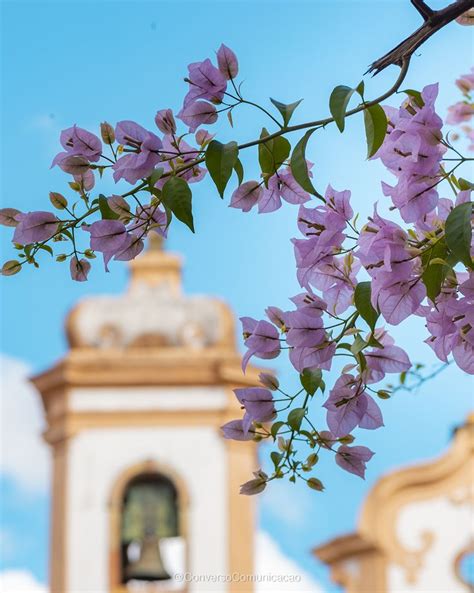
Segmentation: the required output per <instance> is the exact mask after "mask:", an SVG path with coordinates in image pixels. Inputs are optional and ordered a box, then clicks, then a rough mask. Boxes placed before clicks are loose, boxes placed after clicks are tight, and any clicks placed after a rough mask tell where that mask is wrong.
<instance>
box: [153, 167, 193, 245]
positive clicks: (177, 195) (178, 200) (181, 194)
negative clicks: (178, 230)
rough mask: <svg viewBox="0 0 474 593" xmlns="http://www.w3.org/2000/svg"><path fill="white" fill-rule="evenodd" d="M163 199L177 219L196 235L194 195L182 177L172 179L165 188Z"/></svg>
mask: <svg viewBox="0 0 474 593" xmlns="http://www.w3.org/2000/svg"><path fill="white" fill-rule="evenodd" d="M161 199H162V201H163V204H164V205H165V206H166V207H167V208H169V209H170V210H171V212H172V213H173V214H174V215H175V216H176V218H177V219H179V220H180V221H181V222H184V224H185V225H187V226H188V227H189V228H190V229H191V230H192V232H193V233H194V221H193V212H192V194H191V190H190V189H189V185H188V184H187V183H186V181H185V180H184V179H182V178H181V177H170V178H169V179H168V181H167V182H166V183H165V185H164V186H163V191H162V194H161Z"/></svg>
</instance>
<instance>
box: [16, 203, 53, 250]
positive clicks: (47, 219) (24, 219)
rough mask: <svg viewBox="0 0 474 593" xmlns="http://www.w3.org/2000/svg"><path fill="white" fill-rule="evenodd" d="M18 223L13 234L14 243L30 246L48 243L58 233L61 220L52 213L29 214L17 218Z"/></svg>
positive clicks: (21, 214)
mask: <svg viewBox="0 0 474 593" xmlns="http://www.w3.org/2000/svg"><path fill="white" fill-rule="evenodd" d="M15 219H16V220H17V221H19V222H18V224H17V226H16V227H15V232H14V233H13V239H12V242H13V243H18V244H20V245H30V244H31V243H38V242H41V241H47V240H48V239H51V237H52V236H53V235H54V234H55V233H56V232H57V230H58V228H59V220H58V219H57V218H56V216H55V215H54V214H53V213H52V212H43V211H37V212H28V213H26V214H23V213H20V214H17V215H16V216H15Z"/></svg>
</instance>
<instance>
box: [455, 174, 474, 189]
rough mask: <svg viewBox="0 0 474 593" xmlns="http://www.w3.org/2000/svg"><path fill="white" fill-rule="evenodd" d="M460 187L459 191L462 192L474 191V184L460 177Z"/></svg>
mask: <svg viewBox="0 0 474 593" xmlns="http://www.w3.org/2000/svg"><path fill="white" fill-rule="evenodd" d="M458 185H459V189H460V190H461V191H465V190H467V189H474V183H471V182H470V181H468V180H467V179H464V178H463V177H460V178H459V179H458Z"/></svg>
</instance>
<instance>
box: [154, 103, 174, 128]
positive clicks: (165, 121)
mask: <svg viewBox="0 0 474 593" xmlns="http://www.w3.org/2000/svg"><path fill="white" fill-rule="evenodd" d="M155 124H156V126H157V128H158V129H159V130H160V131H161V132H163V134H174V133H175V132H176V122H175V120H174V116H173V112H172V111H171V109H162V110H161V111H158V112H157V114H156V115H155Z"/></svg>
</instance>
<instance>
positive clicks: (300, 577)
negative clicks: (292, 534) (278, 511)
mask: <svg viewBox="0 0 474 593" xmlns="http://www.w3.org/2000/svg"><path fill="white" fill-rule="evenodd" d="M255 544H256V557H255V574H256V575H258V581H257V583H256V585H255V590H256V593H267V592H269V593H270V592H271V593H290V592H291V591H298V592H299V593H323V589H322V588H321V587H320V585H318V583H316V581H314V580H313V578H312V577H311V575H310V574H308V573H307V572H306V571H304V570H303V569H302V568H301V567H300V566H299V565H298V564H297V563H296V562H294V561H293V560H292V559H291V558H288V556H285V554H284V553H283V552H282V550H281V549H280V548H279V546H278V544H277V542H276V541H275V540H274V539H273V538H272V537H271V536H270V535H269V534H268V533H266V532H265V531H259V532H258V533H257V537H256V542H255ZM268 575H269V578H266V577H268ZM285 577H286V578H287V579H288V577H289V580H292V581H293V582H289V580H287V581H286V582H284V581H283V579H284V578H285Z"/></svg>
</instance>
